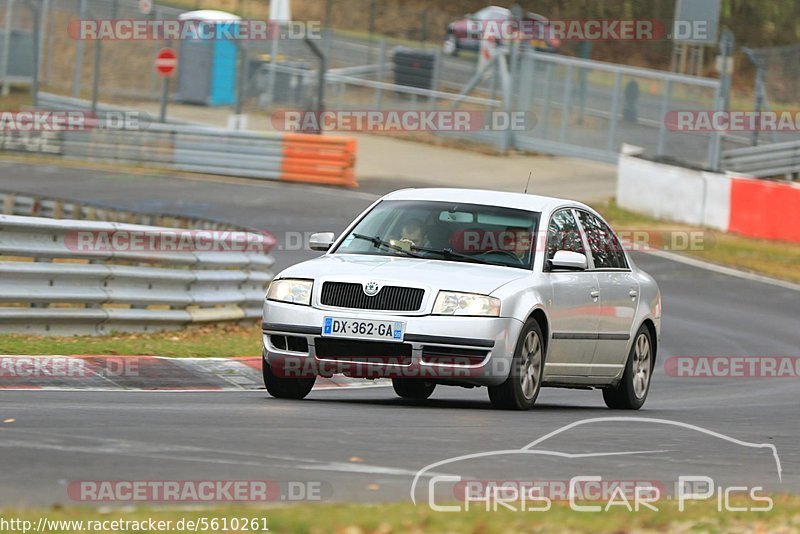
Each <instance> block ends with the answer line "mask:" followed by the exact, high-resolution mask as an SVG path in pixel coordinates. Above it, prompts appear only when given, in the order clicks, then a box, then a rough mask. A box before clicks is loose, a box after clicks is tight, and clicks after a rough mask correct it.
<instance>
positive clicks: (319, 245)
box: [308, 232, 334, 251]
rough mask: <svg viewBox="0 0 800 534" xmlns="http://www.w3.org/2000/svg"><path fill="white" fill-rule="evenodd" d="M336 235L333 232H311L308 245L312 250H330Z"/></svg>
mask: <svg viewBox="0 0 800 534" xmlns="http://www.w3.org/2000/svg"><path fill="white" fill-rule="evenodd" d="M333 239H334V235H333V232H319V233H317V234H311V237H309V238H308V246H309V247H310V248H311V250H322V251H325V250H328V249H329V248H331V245H333Z"/></svg>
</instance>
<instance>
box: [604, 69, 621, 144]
mask: <svg viewBox="0 0 800 534" xmlns="http://www.w3.org/2000/svg"><path fill="white" fill-rule="evenodd" d="M621 84H622V75H621V74H620V72H619V71H617V72H615V73H614V89H613V91H614V93H613V94H612V95H611V118H610V121H609V124H608V144H607V145H606V148H607V149H608V150H609V152H611V151H614V150H615V147H614V145H615V144H616V141H615V140H616V137H617V122H618V121H619V89H620V87H621Z"/></svg>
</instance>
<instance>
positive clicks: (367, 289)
mask: <svg viewBox="0 0 800 534" xmlns="http://www.w3.org/2000/svg"><path fill="white" fill-rule="evenodd" d="M380 290H381V288H380V286H379V285H378V282H367V283H366V284H364V294H365V295H367V296H368V297H374V296H375V295H377V294H378V291H380Z"/></svg>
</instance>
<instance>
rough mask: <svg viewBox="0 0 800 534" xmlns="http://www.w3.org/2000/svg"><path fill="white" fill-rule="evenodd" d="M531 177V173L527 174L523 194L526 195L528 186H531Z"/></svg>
mask: <svg viewBox="0 0 800 534" xmlns="http://www.w3.org/2000/svg"><path fill="white" fill-rule="evenodd" d="M532 175H533V171H529V172H528V183H526V184H525V192H524V193H523V194H525V195H527V194H528V186H529V185H531V176H532Z"/></svg>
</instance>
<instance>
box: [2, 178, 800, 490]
mask: <svg viewBox="0 0 800 534" xmlns="http://www.w3.org/2000/svg"><path fill="white" fill-rule="evenodd" d="M0 173H2V174H0V189H3V190H12V191H19V192H29V193H38V194H47V195H49V196H58V197H62V198H71V199H76V200H83V201H86V202H89V201H90V200H94V201H102V202H104V203H107V204H113V205H116V206H119V207H126V208H134V209H140V210H143V211H154V210H166V211H172V212H180V213H184V214H187V215H197V216H204V217H212V218H217V219H221V220H225V221H228V222H232V223H238V224H243V225H247V226H251V227H257V228H262V229H269V230H270V231H272V232H274V233H275V234H276V235H277V236H278V237H279V242H282V237H283V236H284V232H298V231H300V232H302V231H315V230H322V231H324V230H334V231H338V230H340V229H341V228H342V227H343V226H344V225H345V224H346V223H347V222H348V221H349V220H350V219H351V218H352V217H353V216H355V215H356V214H357V212H358V211H359V210H360V209H362V208H363V207H364V206H366V205H367V204H368V203H369V202H370V195H366V194H363V193H354V192H352V191H342V190H335V189H326V188H320V187H310V186H302V185H283V184H276V183H264V184H252V183H249V184H245V183H229V182H227V181H226V182H216V181H203V180H186V179H178V178H169V177H143V176H127V175H116V176H114V177H111V176H110V174H111V173H108V172H99V171H86V170H70V169H56V168H51V167H42V166H32V165H25V164H9V163H3V164H0ZM309 254H310V253H308V252H306V251H302V250H301V251H287V250H278V251H276V258H277V260H278V263H279V265H280V266H285V265H288V264H290V263H292V262H295V261H299V260H301V259H304V258H306V257H309ZM634 258H635V261H636V262H637V263H638V264H639V265H640V266H642V267H643V268H644V269H645V270H647V271H648V272H650V273H651V274H652V275H653V276H654V277H655V278H656V279H657V281H658V283H659V285H660V287H661V290H662V293H663V299H664V301H663V306H664V320H663V337H662V341H661V346H660V350H659V360H658V364H657V369H656V372H655V375H654V379H653V384H652V389H651V391H650V397H649V399H648V401H647V404H646V405H645V407H644V409H642V410H641V411H639V412H636V413H621V412H612V411H610V410H607V409H606V408H605V406H604V404H603V401H602V398H601V394H600V393H599V392H597V391H578V390H556V389H545V390H543V391H542V394H541V396H540V397H539V401H538V403H537V406H536V408H535V409H534V410H531V411H529V412H523V413H515V412H501V411H495V410H492V409H491V408H490V406H489V403H488V398H487V395H486V392H485V390H484V389H470V390H468V389H462V388H452V387H450V388H447V387H439V388H438V389H437V391H436V392H435V393H434V396H433V397H432V399H431V400H430V401H429V402H426V403H413V402H409V401H404V400H400V399H398V398H396V397H395V396H394V394H393V392H392V390H391V388H385V387H376V388H364V389H348V390H324V391H314V392H312V393H311V395H309V397H308V398H307V399H306V400H304V401H294V402H292V401H284V400H277V399H272V398H269V397H268V396H267V395H266V393H265V392H261V391H258V392H187V393H154V392H91V391H80V392H77V391H76V392H69V391H11V390H7V391H2V392H0V420H2V419H7V418H13V419H15V420H16V421H15V422H13V423H8V424H0V458H2V465H3V469H2V474H1V475H0V503H2V504H4V505H30V504H51V503H57V502H58V503H64V504H70V503H72V504H74V502H73V501H70V500H69V498H68V496H67V492H66V489H65V488H66V485H67V484H68V483H69V481H75V480H211V479H213V480H253V479H258V480H275V481H278V482H280V483H286V482H288V481H313V482H319V483H321V485H322V487H323V488H325V489H324V491H323V494H324V497H325V498H326V499H332V500H337V501H379V500H405V499H408V498H409V495H410V490H411V485H412V481H413V479H414V474H415V473H416V472H417V471H418V470H420V469H423V468H425V467H426V466H428V465H429V464H432V463H434V462H439V461H443V460H447V459H448V458H453V457H458V456H460V455H468V454H473V453H481V452H487V451H497V450H503V451H505V452H503V453H500V454H496V455H491V456H485V457H482V458H481V459H478V460H475V459H462V460H461V461H458V462H452V463H448V464H444V465H440V466H436V467H434V468H432V469H431V470H429V471H428V472H427V474H430V473H431V472H433V473H435V474H442V473H444V474H458V475H462V476H463V477H465V478H471V479H481V480H482V479H492V480H497V479H510V478H516V479H522V480H532V479H536V480H564V479H568V478H570V477H572V476H578V475H580V476H583V475H600V476H602V477H603V478H604V479H605V480H610V479H613V480H648V481H659V482H661V483H663V485H664V486H665V487H667V488H669V487H670V485H671V484H672V483H673V482H674V481H675V480H677V477H678V476H679V475H683V476H699V475H704V476H709V477H711V478H712V480H713V481H714V482H715V484H718V485H722V486H729V485H732V484H736V485H746V486H748V487H752V486H760V485H763V486H765V487H766V488H768V489H769V490H770V491H778V492H792V493H797V492H800V414H799V413H798V404H799V401H800V381H799V380H798V378H781V379H726V378H715V379H707V378H676V377H671V376H667V374H666V373H665V371H664V369H663V364H664V362H665V361H666V360H667V359H668V358H669V357H670V356H752V355H758V356H798V351H800V328H799V327H800V320H798V317H800V293H798V292H796V291H793V290H790V289H787V288H784V287H779V286H775V285H770V284H766V283H762V282H758V281H753V280H748V279H743V278H739V277H732V276H728V275H725V274H721V273H718V272H714V271H710V270H707V269H701V268H698V267H693V266H689V265H685V264H683V263H678V262H675V261H671V260H668V259H664V258H660V257H656V256H652V255H643V254H639V253H636V254H635V255H634ZM0 352H2V347H0ZM614 416H632V417H639V418H650V419H652V420H651V421H645V420H625V421H597V422H594V423H588V424H584V425H581V426H577V427H575V428H571V429H569V430H567V431H565V432H563V433H561V434H558V435H556V436H553V437H552V438H551V439H548V440H546V441H545V442H543V443H540V444H538V445H537V447H536V448H537V449H542V450H544V449H546V450H549V451H556V452H557V453H559V454H561V455H560V456H554V455H521V454H514V452H509V451H514V450H519V449H520V448H522V447H524V446H525V445H526V444H528V443H530V442H532V441H534V440H536V439H538V438H541V437H543V436H545V435H546V434H548V433H550V432H553V431H556V430H558V429H559V428H561V427H563V426H564V425H567V424H569V423H574V422H578V421H582V420H586V419H591V418H604V417H614ZM656 420H657V421H656ZM678 425H684V426H678ZM687 425H691V426H687ZM701 429H706V430H708V431H712V432H716V433H720V434H722V435H724V436H727V437H729V438H731V439H733V440H738V441H737V442H733V441H731V440H730V439H724V438H723V437H720V436H712V435H710V434H708V433H705V432H703V431H702V430H701ZM745 442H746V443H749V444H767V445H768V446H774V448H775V451H777V456H778V457H779V460H780V466H781V469H782V471H781V476H780V477H779V476H778V471H777V463H776V461H775V455H774V454H773V452H772V449H771V448H770V447H761V448H756V447H750V446H748V445H747V444H746V443H745ZM620 452H625V453H626V454H611V455H608V453H620ZM565 455H569V456H565ZM430 480H431V479H430V478H429V477H427V476H423V477H421V478H420V481H421V485H420V488H421V489H420V488H418V493H417V497H418V498H422V499H425V498H426V495H427V494H426V491H427V483H428V481H430ZM442 488H444V486H441V487H439V486H437V498H442V499H445V498H447V497H448V496H451V494H450V493H448V492H449V491H450V490H449V489H447V488H445V489H444V490H443V489H442ZM442 491H444V494H443V495H442ZM451 498H452V496H451Z"/></svg>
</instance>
